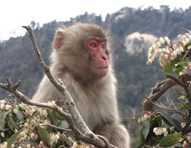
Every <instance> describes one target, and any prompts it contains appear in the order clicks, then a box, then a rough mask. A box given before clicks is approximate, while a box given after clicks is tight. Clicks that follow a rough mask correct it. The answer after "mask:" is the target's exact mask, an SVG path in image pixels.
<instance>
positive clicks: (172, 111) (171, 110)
mask: <svg viewBox="0 0 191 148" xmlns="http://www.w3.org/2000/svg"><path fill="white" fill-rule="evenodd" d="M144 97H145V98H146V99H148V100H149V101H150V102H151V103H152V104H153V105H155V106H156V107H158V108H160V109H162V110H164V111H166V112H171V113H177V114H180V115H182V116H185V117H189V116H188V115H186V114H183V113H182V112H180V111H178V110H176V109H170V108H166V107H162V106H160V105H159V104H158V103H156V102H153V101H152V100H151V99H150V98H148V97H147V96H146V95H145V96H144Z"/></svg>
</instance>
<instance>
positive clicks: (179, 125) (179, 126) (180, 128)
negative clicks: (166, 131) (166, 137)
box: [171, 118, 182, 132]
mask: <svg viewBox="0 0 191 148" xmlns="http://www.w3.org/2000/svg"><path fill="white" fill-rule="evenodd" d="M171 121H172V123H173V124H174V126H175V130H176V131H178V132H181V131H182V126H181V123H180V122H179V121H178V120H176V119H174V118H171Z"/></svg>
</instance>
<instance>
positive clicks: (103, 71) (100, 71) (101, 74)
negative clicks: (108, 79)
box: [93, 67, 109, 77]
mask: <svg viewBox="0 0 191 148" xmlns="http://www.w3.org/2000/svg"><path fill="white" fill-rule="evenodd" d="M108 71H109V68H108V67H99V68H95V69H94V70H93V72H94V74H95V75H96V76H97V77H105V76H106V75H107V73H108Z"/></svg>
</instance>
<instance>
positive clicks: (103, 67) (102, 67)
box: [96, 66, 109, 69]
mask: <svg viewBox="0 0 191 148" xmlns="http://www.w3.org/2000/svg"><path fill="white" fill-rule="evenodd" d="M108 68H109V66H101V67H96V69H108Z"/></svg>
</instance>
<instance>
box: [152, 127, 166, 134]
mask: <svg viewBox="0 0 191 148" xmlns="http://www.w3.org/2000/svg"><path fill="white" fill-rule="evenodd" d="M153 132H154V133H155V135H157V136H160V135H162V134H164V136H166V135H168V131H167V128H165V127H155V128H154V129H153Z"/></svg>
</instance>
